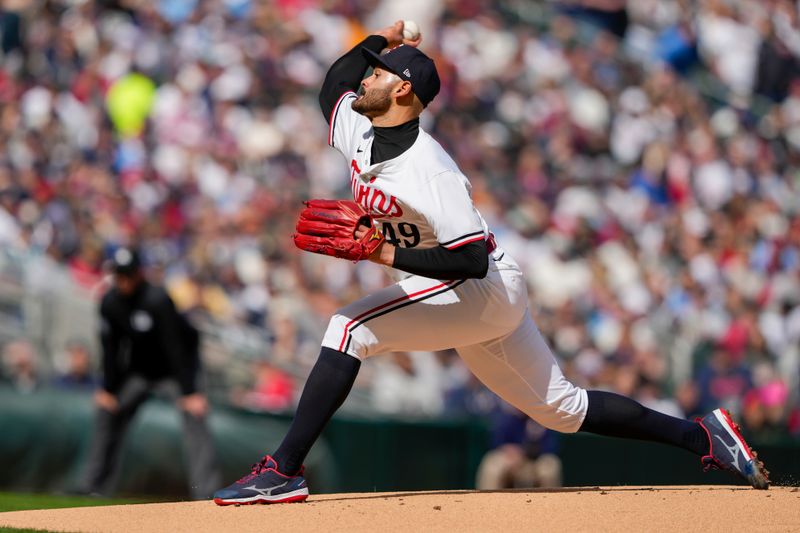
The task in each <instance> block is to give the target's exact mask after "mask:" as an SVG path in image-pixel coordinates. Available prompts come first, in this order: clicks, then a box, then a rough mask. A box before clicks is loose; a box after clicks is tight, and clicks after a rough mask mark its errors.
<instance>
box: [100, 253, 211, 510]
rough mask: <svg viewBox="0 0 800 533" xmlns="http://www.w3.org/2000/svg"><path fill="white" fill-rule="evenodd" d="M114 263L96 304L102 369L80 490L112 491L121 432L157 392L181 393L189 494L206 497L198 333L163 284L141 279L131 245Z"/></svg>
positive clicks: (207, 445)
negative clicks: (106, 287)
mask: <svg viewBox="0 0 800 533" xmlns="http://www.w3.org/2000/svg"><path fill="white" fill-rule="evenodd" d="M112 265H113V277H114V285H113V287H112V288H111V289H110V290H109V291H108V292H107V293H106V294H105V295H104V296H103V299H102V302H101V303H100V340H101V344H102V351H103V366H102V371H103V376H102V384H101V387H100V388H99V389H98V390H97V392H96V393H95V403H96V404H97V407H98V410H97V411H98V412H97V422H96V424H97V425H96V428H95V434H94V440H93V443H92V447H91V452H90V456H89V460H88V464H87V469H86V474H85V479H84V489H85V490H87V491H88V492H91V493H96V494H108V493H110V492H111V491H110V485H111V484H112V481H111V480H112V478H113V477H114V476H112V473H113V472H114V471H115V470H116V468H117V465H118V462H119V453H120V449H121V445H122V442H123V438H124V436H125V432H126V430H127V428H128V426H129V425H130V422H131V420H132V419H133V417H134V415H135V414H136V411H137V410H138V409H139V407H140V406H141V405H142V404H143V403H144V401H145V400H146V399H147V398H148V397H149V396H150V395H151V394H152V393H154V392H155V393H159V394H162V395H163V394H166V395H168V396H170V397H172V398H177V399H178V401H177V404H178V407H179V408H180V411H181V414H182V416H183V429H184V439H185V447H186V453H187V454H188V460H187V461H186V463H187V466H188V470H189V477H190V480H189V481H190V486H191V494H192V496H193V497H194V498H196V499H202V498H207V497H208V496H209V495H210V494H211V493H212V492H213V490H214V488H215V487H216V486H217V485H218V484H219V480H220V476H219V472H218V470H217V466H216V461H215V457H214V448H213V444H212V440H211V434H210V433H209V431H208V427H207V425H206V416H207V414H208V401H207V400H206V397H205V395H204V394H203V393H202V392H200V391H199V390H198V380H199V374H200V357H199V353H198V352H199V340H200V336H199V332H198V331H197V329H195V328H194V327H193V326H192V325H191V324H190V323H189V321H188V320H187V319H186V317H184V316H183V315H182V314H180V313H178V311H177V310H176V309H175V305H174V304H173V303H172V300H171V299H170V297H169V295H168V294H167V292H166V291H165V290H164V289H163V288H162V287H158V286H155V285H152V284H150V283H149V282H148V281H147V280H146V279H145V277H144V274H143V272H142V268H141V263H140V260H139V255H138V254H137V253H136V251H135V250H133V249H129V248H119V249H117V250H116V252H115V253H114V256H113V258H112Z"/></svg>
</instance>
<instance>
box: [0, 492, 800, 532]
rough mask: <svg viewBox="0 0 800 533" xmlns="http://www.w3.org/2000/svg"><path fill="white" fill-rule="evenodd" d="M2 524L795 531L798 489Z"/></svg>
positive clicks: (467, 497) (185, 507)
mask: <svg viewBox="0 0 800 533" xmlns="http://www.w3.org/2000/svg"><path fill="white" fill-rule="evenodd" d="M0 525H5V526H12V527H25V528H41V529H49V530H54V531H81V532H92V531H102V532H117V531H118V532H125V533H134V532H148V533H149V532H161V531H171V532H184V531H185V532H192V533H198V532H206V531H207V532H214V533H216V532H221V531H235V532H237V533H244V532H248V531H259V532H261V531H291V532H292V533H297V532H301V531H312V530H313V531H347V532H356V531H365V532H367V531H368V532H375V531H379V532H381V533H389V532H394V531H415V532H416V531H425V532H428V531H443V532H447V533H455V532H462V531H481V532H485V531H503V532H505V531H570V532H572V531H575V532H577V531H591V532H597V531H669V532H674V531H704V532H709V531H725V532H729V531H748V532H752V531H798V530H800V490H798V489H797V488H789V487H773V488H772V489H770V490H769V491H756V490H752V489H748V488H739V487H707V486H702V487H658V488H653V487H613V488H600V487H583V488H564V489H550V490H534V491H495V492H478V491H446V492H401V493H374V494H323V495H312V496H311V497H310V498H309V500H308V501H307V502H306V503H301V504H282V505H251V506H239V507H234V506H230V507H218V506H216V505H214V504H213V503H212V502H182V503H161V504H141V505H119V506H112V507H89V508H86V507H84V508H75V509H57V510H45V511H18V512H13V513H3V514H0Z"/></svg>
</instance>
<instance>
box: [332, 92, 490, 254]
mask: <svg viewBox="0 0 800 533" xmlns="http://www.w3.org/2000/svg"><path fill="white" fill-rule="evenodd" d="M355 99H356V95H355V93H353V92H347V93H345V94H344V95H342V97H341V98H339V101H338V102H337V103H336V107H334V109H333V113H332V115H331V117H332V118H331V125H330V134H329V135H328V144H330V145H331V146H333V147H334V148H336V149H337V150H339V151H340V152H341V153H342V154H343V155H344V156H345V157H346V158H347V160H348V161H349V162H350V187H351V189H352V191H353V198H354V199H355V200H356V201H357V202H358V203H359V204H361V205H362V206H363V207H364V209H366V210H367V211H368V212H369V213H370V214H371V215H372V216H373V218H374V219H375V221H376V222H377V224H378V226H379V227H380V228H381V231H382V232H383V235H384V237H385V238H386V240H387V241H388V242H389V243H391V244H394V245H395V246H400V247H403V248H415V247H419V248H431V247H433V246H437V245H442V246H444V247H446V248H449V249H451V250H452V249H455V248H458V247H459V246H463V245H464V244H467V243H470V242H475V241H480V240H484V239H486V238H487V237H488V236H489V230H488V229H487V227H486V222H484V220H483V218H481V216H480V214H479V213H478V210H477V209H475V206H474V205H473V204H472V198H471V197H470V190H471V187H470V184H469V181H467V178H466V177H464V175H463V174H462V173H461V171H460V170H459V169H458V165H456V163H455V161H453V160H452V158H451V157H450V156H449V155H448V154H447V152H445V151H444V149H443V148H442V147H441V145H440V144H439V143H438V142H436V141H435V140H434V139H433V137H431V136H430V135H428V134H427V133H426V132H425V131H424V130H422V129H420V132H419V135H418V136H417V139H416V141H415V142H414V144H413V145H412V146H411V147H410V148H408V150H406V151H405V152H403V153H402V154H400V155H399V156H397V157H395V158H393V159H389V160H387V161H383V162H381V163H377V164H374V165H373V164H370V153H371V150H372V142H373V140H374V136H373V135H372V124H371V123H370V121H369V119H367V118H366V117H365V116H363V115H360V114H359V113H356V112H355V111H353V109H352V107H351V106H352V104H353V101H354V100H355Z"/></svg>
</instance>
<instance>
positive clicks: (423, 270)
mask: <svg viewBox="0 0 800 533" xmlns="http://www.w3.org/2000/svg"><path fill="white" fill-rule="evenodd" d="M392 267H394V268H396V269H398V270H402V271H403V272H408V273H409V274H416V275H418V276H424V277H426V278H433V279H469V278H478V279H482V278H485V277H486V273H487V272H488V271H489V254H488V253H487V252H486V243H484V242H483V241H481V242H471V243H469V244H465V245H464V246H460V247H458V248H456V249H455V250H448V249H447V248H445V247H444V246H435V247H433V248H425V249H423V250H420V249H417V248H400V247H398V248H396V249H395V253H394V263H393V264H392Z"/></svg>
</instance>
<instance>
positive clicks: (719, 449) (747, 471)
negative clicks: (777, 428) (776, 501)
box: [697, 409, 769, 489]
mask: <svg viewBox="0 0 800 533" xmlns="http://www.w3.org/2000/svg"><path fill="white" fill-rule="evenodd" d="M697 422H698V423H699V424H700V425H701V426H702V427H703V429H705V430H706V433H708V440H709V442H710V446H709V450H708V454H706V455H704V456H703V457H702V459H701V461H702V462H703V466H704V467H705V470H706V471H708V470H710V469H712V468H714V469H722V470H729V471H730V472H733V473H734V474H736V475H738V476H739V477H741V478H742V479H744V480H746V481H747V482H748V483H750V485H751V486H752V487H753V488H756V489H768V488H769V478H768V476H769V472H767V470H766V469H765V468H764V463H762V462H761V461H759V460H758V456H757V454H756V453H755V452H754V451H753V450H751V449H750V446H748V445H747V443H746V442H745V440H744V438H743V437H742V434H741V433H740V432H739V426H737V425H736V424H735V423H734V421H733V419H732V418H731V416H730V413H728V411H726V410H724V409H715V410H714V411H712V412H711V413H710V414H707V415H706V416H704V417H703V418H698V419H697Z"/></svg>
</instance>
